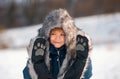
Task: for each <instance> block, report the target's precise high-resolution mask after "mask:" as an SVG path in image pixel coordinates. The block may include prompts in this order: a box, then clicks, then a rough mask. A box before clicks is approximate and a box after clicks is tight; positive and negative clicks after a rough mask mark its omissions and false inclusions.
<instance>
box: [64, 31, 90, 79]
mask: <svg viewBox="0 0 120 79" xmlns="http://www.w3.org/2000/svg"><path fill="white" fill-rule="evenodd" d="M91 49H92V46H91V40H90V38H89V36H88V35H87V34H85V33H84V32H82V31H80V32H79V33H78V34H77V36H76V54H77V55H76V58H75V59H74V60H73V64H72V65H71V66H70V67H69V68H68V71H67V72H66V74H65V76H64V79H69V78H70V79H85V78H86V76H87V75H89V74H91V72H92V69H90V67H91V66H92V65H91V63H89V62H90V57H89V54H90V51H91ZM88 70H89V72H88Z"/></svg>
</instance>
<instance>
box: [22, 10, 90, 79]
mask: <svg viewBox="0 0 120 79" xmlns="http://www.w3.org/2000/svg"><path fill="white" fill-rule="evenodd" d="M91 49H92V47H91V41H90V38H89V36H88V35H87V34H86V33H84V32H83V31H81V30H80V29H78V28H77V27H76V26H75V24H74V22H73V20H72V18H71V17H70V15H69V14H68V12H67V11H66V10H64V9H58V10H54V11H52V12H51V13H49V14H48V16H47V17H46V18H45V20H44V23H43V27H42V28H40V29H39V34H38V36H37V37H36V38H34V39H32V41H31V42H30V46H29V47H28V53H29V57H30V58H29V60H28V63H27V67H26V68H25V70H24V78H25V79H89V78H90V77H91V75H92V70H91V62H90V57H89V54H90V51H91ZM28 77H29V78H28Z"/></svg>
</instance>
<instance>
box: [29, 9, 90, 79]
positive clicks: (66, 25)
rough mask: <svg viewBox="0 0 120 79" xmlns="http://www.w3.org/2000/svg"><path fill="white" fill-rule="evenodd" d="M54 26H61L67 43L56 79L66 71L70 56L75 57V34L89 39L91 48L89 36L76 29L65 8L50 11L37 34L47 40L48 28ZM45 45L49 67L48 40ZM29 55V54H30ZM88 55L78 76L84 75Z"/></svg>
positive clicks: (46, 60) (61, 76) (50, 28)
mask: <svg viewBox="0 0 120 79" xmlns="http://www.w3.org/2000/svg"><path fill="white" fill-rule="evenodd" d="M54 28H62V29H63V30H64V32H65V34H66V37H65V39H66V42H65V43H66V45H67V54H66V58H65V59H64V61H63V64H62V66H61V69H60V72H59V74H58V79H63V77H64V75H65V73H66V71H65V70H66V69H67V66H68V62H69V60H70V59H71V58H75V57H76V36H77V35H82V36H85V37H87V38H88V40H89V50H91V49H92V46H91V40H90V38H89V36H88V35H87V34H86V33H84V32H83V31H81V30H80V29H78V28H77V27H76V25H75V23H74V21H73V19H72V17H71V16H70V15H69V13H68V12H67V11H66V10H65V9H58V10H54V11H52V12H50V13H49V14H48V15H47V16H46V18H45V20H44V23H43V27H42V28H40V29H39V34H38V36H40V37H45V39H46V40H48V38H49V33H50V30H52V29H54ZM46 46H47V50H46V52H45V63H46V65H47V67H48V69H50V58H49V40H48V41H47V43H46ZM30 57H31V55H30ZM88 59H89V56H88V58H87V62H86V65H85V67H84V71H83V73H82V76H81V77H80V78H83V77H84V73H85V72H86V70H85V69H86V68H87V65H88V64H87V63H88V62H89V60H88Z"/></svg>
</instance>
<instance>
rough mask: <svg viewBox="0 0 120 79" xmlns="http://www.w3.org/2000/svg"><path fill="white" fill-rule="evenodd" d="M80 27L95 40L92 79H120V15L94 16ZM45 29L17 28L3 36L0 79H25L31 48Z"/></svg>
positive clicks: (0, 37)
mask: <svg viewBox="0 0 120 79" xmlns="http://www.w3.org/2000/svg"><path fill="white" fill-rule="evenodd" d="M75 23H76V25H77V26H78V27H80V28H82V29H83V30H84V31H86V32H87V33H88V34H89V35H90V36H91V38H92V40H93V44H94V45H93V51H92V53H91V59H92V64H93V76H92V78H91V79H120V76H119V73H120V63H119V60H120V57H119V56H120V52H119V49H120V27H119V25H120V13H115V14H110V15H99V16H90V17H83V18H77V19H75ZM40 27H41V25H35V26H31V27H24V28H16V29H10V30H6V31H4V32H2V33H0V44H3V43H4V44H7V45H8V47H10V48H8V49H6V50H4V49H0V79H23V75H22V70H23V68H24V67H25V65H26V60H27V58H28V56H27V50H26V48H20V47H23V46H26V45H28V43H29V40H30V39H31V38H33V37H34V36H36V35H37V30H38V28H40Z"/></svg>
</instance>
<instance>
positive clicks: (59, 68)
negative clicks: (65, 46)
mask: <svg viewBox="0 0 120 79" xmlns="http://www.w3.org/2000/svg"><path fill="white" fill-rule="evenodd" d="M57 53H58V58H57V61H58V68H59V69H60V59H59V57H60V54H59V53H60V52H59V51H57Z"/></svg>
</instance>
